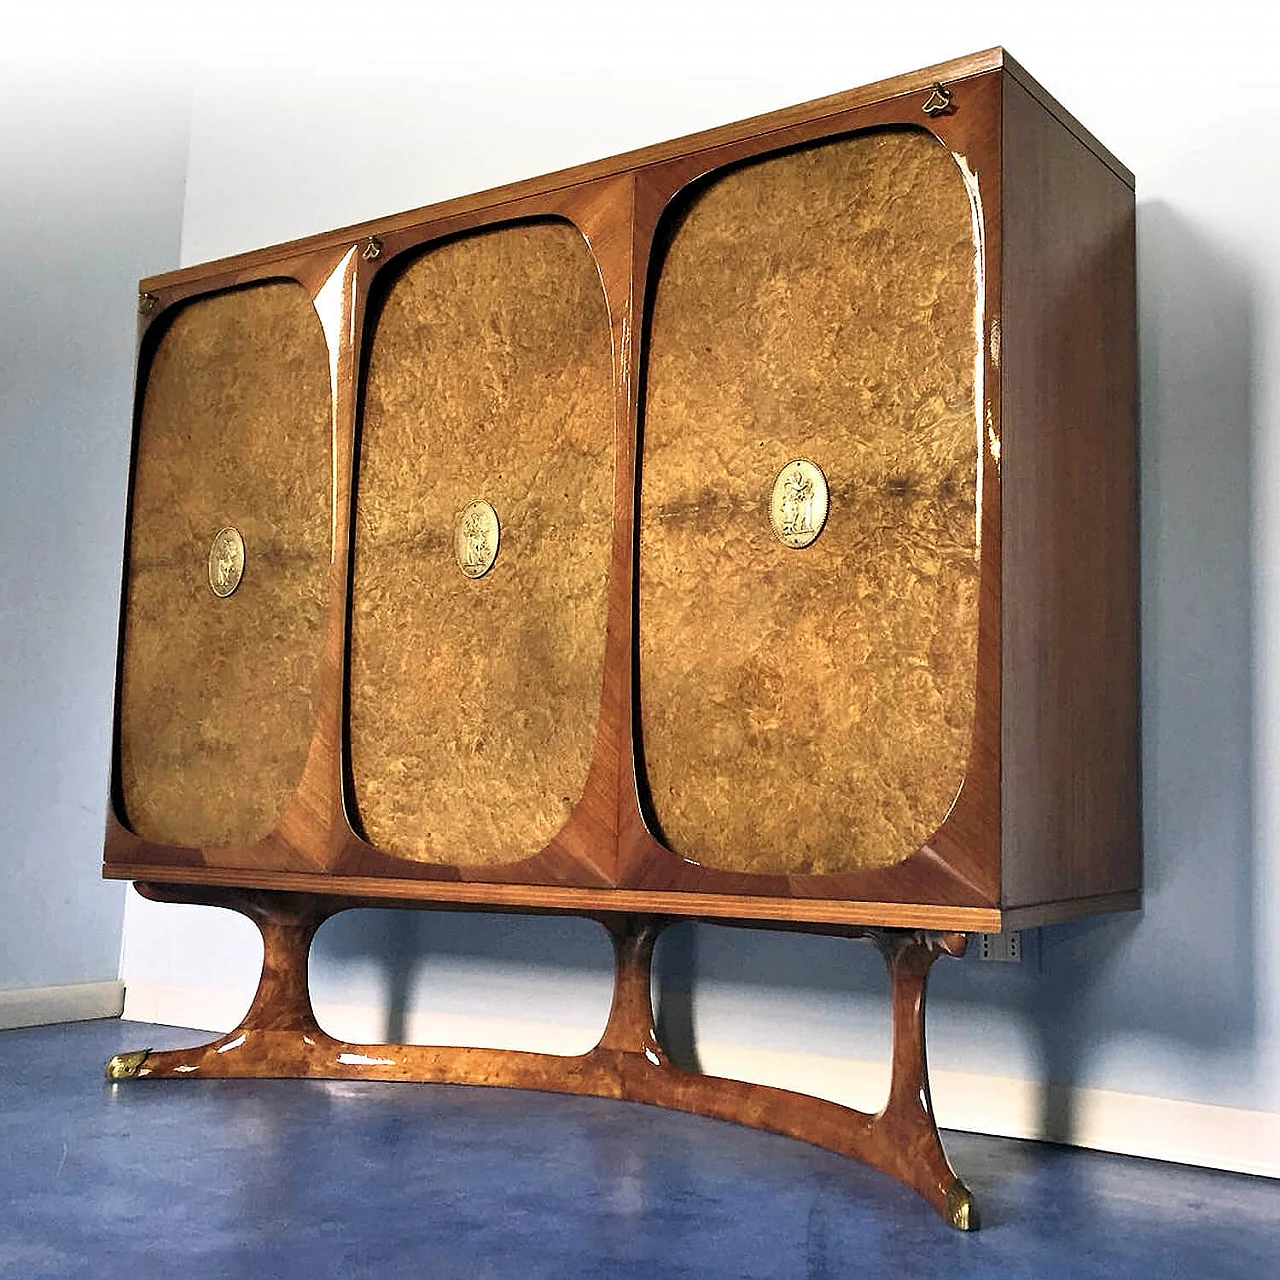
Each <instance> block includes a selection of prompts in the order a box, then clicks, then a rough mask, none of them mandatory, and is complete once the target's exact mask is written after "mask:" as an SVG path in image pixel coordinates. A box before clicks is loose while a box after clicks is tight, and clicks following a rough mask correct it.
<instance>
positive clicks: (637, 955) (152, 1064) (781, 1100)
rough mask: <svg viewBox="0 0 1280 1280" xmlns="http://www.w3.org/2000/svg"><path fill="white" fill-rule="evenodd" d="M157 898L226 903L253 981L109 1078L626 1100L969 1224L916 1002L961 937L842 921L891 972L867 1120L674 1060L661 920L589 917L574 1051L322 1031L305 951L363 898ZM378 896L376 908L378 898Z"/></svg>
mask: <svg viewBox="0 0 1280 1280" xmlns="http://www.w3.org/2000/svg"><path fill="white" fill-rule="evenodd" d="M138 888H139V891H140V892H142V893H143V894H144V896H146V897H149V898H153V899H155V900H157V901H176V902H194V903H199V904H203V905H208V906H219V907H227V908H229V909H231V910H234V911H239V912H241V913H243V914H244V915H247V916H249V917H250V919H252V920H253V921H254V922H255V923H256V924H257V925H258V928H259V929H260V930H261V932H262V939H263V965H262V980H261V982H260V983H259V986H258V991H257V994H256V995H255V997H254V1000H253V1003H252V1005H251V1006H250V1008H249V1011H248V1012H247V1013H246V1014H245V1016H244V1018H243V1019H242V1020H241V1022H240V1024H239V1026H237V1027H236V1028H235V1030H234V1031H231V1032H229V1033H228V1034H227V1035H225V1036H220V1037H218V1038H217V1039H216V1040H214V1041H212V1042H211V1043H209V1044H206V1045H201V1046H198V1047H196V1048H193V1049H177V1050H171V1051H167V1052H163V1053H152V1052H149V1051H146V1050H142V1051H139V1052H136V1053H131V1054H117V1055H116V1057H114V1058H112V1059H111V1061H110V1062H109V1063H108V1064H107V1076H108V1078H109V1079H112V1080H126V1079H139V1080H141V1079H148V1078H151V1079H160V1078H163V1077H169V1076H193V1075H194V1076H197V1077H199V1076H203V1077H225V1076H285V1077H318V1078H323V1079H365V1080H417V1081H438V1082H442V1083H451V1084H486V1085H502V1086H506V1087H508V1088H517V1089H540V1090H544V1091H548V1092H553V1093H576V1094H585V1095H590V1096H596V1097H607V1098H626V1099H628V1100H630V1101H633V1102H646V1103H650V1104H652V1105H654V1106H660V1107H668V1108H670V1109H672V1110H676V1111H688V1112H692V1113H695V1114H698V1115H705V1116H711V1117H713V1118H716V1119H720V1120H730V1121H734V1122H736V1123H738V1124H744V1125H749V1126H751V1127H752V1128H757V1129H766V1130H769V1131H771V1132H774V1133H781V1134H785V1135H787V1136H789V1137H793V1138H800V1139H802V1140H803V1141H806V1142H811V1143H813V1144H815V1145H816V1146H820V1147H826V1148H828V1149H829V1150H831V1151H836V1152H838V1153H840V1154H841V1155H846V1156H850V1157H852V1158H853V1159H855V1160H859V1161H861V1162H862V1163H864V1164H868V1165H870V1166H872V1167H873V1168H876V1169H879V1170H881V1171H882V1172H884V1173H887V1174H889V1175H890V1176H891V1177H893V1178H896V1179H897V1180H898V1181H899V1182H902V1183H904V1184H906V1185H907V1186H909V1187H911V1188H913V1189H914V1190H915V1191H917V1192H919V1194H920V1195H921V1196H923V1197H924V1198H925V1200H927V1201H928V1202H929V1204H931V1205H932V1206H933V1208H934V1209H935V1210H936V1211H937V1212H938V1213H939V1214H940V1215H941V1216H942V1217H943V1218H945V1219H946V1221H947V1222H949V1223H950V1224H951V1225H952V1226H954V1227H957V1228H959V1229H960V1230H962V1231H972V1230H974V1229H976V1228H977V1226H978V1215H977V1210H976V1208H975V1206H974V1203H973V1197H972V1195H971V1194H970V1193H969V1191H968V1189H967V1188H966V1187H965V1186H964V1184H963V1183H962V1182H961V1181H960V1180H959V1179H958V1178H957V1177H956V1175H955V1173H954V1171H953V1170H952V1168H951V1166H950V1165H949V1164H948V1163H947V1158H946V1155H945V1154H944V1153H943V1150H942V1144H941V1141H940V1140H939V1138H938V1130H937V1126H936V1125H935V1123H934V1118H933V1108H932V1104H931V1102H930V1098H929V1074H928V1066H927V1063H926V1060H925V1047H924V1000H925V986H926V983H927V980H928V974H929V969H930V967H931V966H932V964H933V962H934V960H936V959H937V957H938V956H939V955H941V954H944V953H946V954H950V955H959V954H960V953H961V952H962V951H963V950H964V935H963V934H925V933H913V932H907V931H903V930H876V929H866V930H853V929H851V930H848V931H847V932H848V933H849V934H850V935H851V936H865V937H870V938H871V939H872V940H873V941H874V942H875V943H876V945H877V946H878V947H879V949H880V951H881V953H882V954H883V955H884V958H885V962H886V963H887V965H888V967H889V976H890V982H891V995H892V1000H893V1075H892V1082H891V1085H890V1089H889V1098H888V1101H887V1102H886V1104H885V1106H884V1109H883V1110H882V1111H881V1112H879V1113H878V1114H877V1115H870V1114H868V1113H866V1112H862V1111H856V1110H854V1109H853V1108H851V1107H844V1106H841V1105H840V1104H838V1103H835V1102H829V1101H827V1100H826V1099H823V1098H814V1097H811V1096H809V1095H808V1094H802V1093H795V1092H793V1091H791V1090H789V1089H779V1088H776V1087H774V1086H771V1085H759V1084H748V1083H746V1082H744V1081H741V1080H726V1079H722V1078H719V1077H715V1076H708V1075H704V1074H702V1073H700V1072H692V1071H682V1070H680V1069H679V1068H677V1067H675V1066H673V1065H672V1064H671V1062H670V1060H669V1059H668V1057H667V1055H666V1054H665V1052H664V1051H663V1048H662V1045H661V1043H660V1041H659V1038H658V1034H657V1031H656V1030H655V1019H654V1015H653V1002H652V998H651V995H650V982H651V972H652V961H653V948H654V943H655V942H656V941H657V939H658V936H659V935H660V934H661V932H662V930H663V928H664V927H665V925H666V923H667V921H666V920H665V919H663V918H661V917H655V916H646V915H600V916H596V917H594V918H595V919H596V920H597V921H598V922H599V923H600V924H602V925H603V926H604V927H605V928H606V929H607V930H608V931H609V934H610V936H611V937H612V939H613V948H614V990H613V1004H612V1006H611V1008H610V1011H609V1019H608V1022H607V1024H606V1026H605V1029H604V1033H603V1035H602V1036H601V1038H600V1041H599V1043H598V1044H597V1045H596V1046H595V1048H593V1049H591V1050H590V1051H589V1052H588V1053H585V1054H581V1055H577V1056H565V1055H558V1054H548V1053H526V1052H523V1051H520V1050H515V1049H476V1048H462V1047H447V1046H435V1045H402V1044H377V1045H361V1044H348V1043H345V1042H343V1041H339V1040H335V1039H334V1038H333V1037H331V1036H329V1035H327V1034H326V1033H325V1032H324V1031H322V1030H321V1029H320V1027H319V1026H318V1025H317V1023H316V1020H315V1015H314V1013H313V1012H312V1008H311V998H310V995H309V993H308V987H307V957H308V954H309V952H310V948H311V941H312V939H313V938H314V936H315V932H316V930H317V929H318V928H319V927H320V925H321V924H322V923H323V922H324V921H325V920H327V919H328V918H329V917H330V916H332V915H334V914H336V913H337V912H338V911H341V910H345V909H347V908H348V907H352V906H357V905H363V904H361V903H357V902H355V901H348V900H344V899H335V898H322V897H318V896H313V895H307V894H291V893H267V892H255V891H250V890H241V889H209V890H207V891H199V890H192V889H190V888H189V887H187V886H182V887H178V886H159V885H139V886H138ZM384 905H385V904H384Z"/></svg>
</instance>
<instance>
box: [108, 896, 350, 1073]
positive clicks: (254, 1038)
mask: <svg viewBox="0 0 1280 1280" xmlns="http://www.w3.org/2000/svg"><path fill="white" fill-rule="evenodd" d="M137 889H138V892H139V893H141V894H142V896H143V897H144V898H150V899H152V900H153V901H156V902H185V903H191V904H194V905H198V906H209V907H225V908H227V909H228V910H231V911H238V912H240V914H241V915H245V916H248V917H249V919H251V920H252V921H253V922H254V923H255V924H256V925H257V926H258V929H259V931H260V932H261V934H262V953H263V954H262V977H261V979H260V980H259V982H258V990H257V992H256V994H255V995H254V998H253V1003H252V1004H251V1005H250V1006H249V1010H248V1012H247V1013H246V1014H245V1015H244V1017H243V1018H241V1020H240V1023H239V1025H238V1026H237V1027H236V1028H235V1030H234V1031H230V1032H228V1033H227V1034H226V1035H224V1036H219V1037H218V1038H217V1039H216V1040H212V1041H210V1042H209V1043H208V1044H204V1045H199V1046H197V1047H195V1048H192V1049H170V1050H166V1051H164V1052H155V1051H152V1050H150V1049H143V1050H138V1051H136V1052H133V1053H120V1054H116V1056H115V1057H113V1058H112V1059H111V1060H110V1061H109V1062H108V1063H107V1066H106V1075H107V1079H109V1080H132V1079H139V1080H143V1079H147V1078H156V1079H158V1078H161V1077H165V1076H186V1075H197V1076H206V1077H208V1076H249V1075H271V1076H306V1075H323V1074H324V1072H323V1070H320V1071H317V1070H315V1069H314V1068H315V1066H317V1065H319V1063H320V1060H321V1058H322V1054H323V1050H325V1049H331V1048H333V1047H334V1046H335V1045H336V1044H337V1042H336V1041H334V1040H331V1039H330V1037H329V1036H327V1035H325V1033H324V1032H323V1031H321V1030H320V1027H319V1026H318V1025H317V1023H316V1020H315V1014H314V1013H313V1012H312V1009H311V996H310V992H309V989H308V985H307V958H308V956H309V955H310V952H311V941H312V939H313V938H314V937H315V934H316V930H317V929H318V928H319V927H320V926H321V925H322V924H323V923H324V922H325V921H326V920H327V919H328V918H329V917H330V916H331V915H332V914H333V912H334V907H333V905H332V904H331V902H330V901H329V900H326V899H324V898H319V897H314V896H311V895H308V894H300V893H269V892H259V891H255V890H251V889H217V888H210V889H207V890H200V889H196V888H192V887H189V886H183V887H182V888H180V889H179V888H176V887H169V886H165V885H148V884H139V885H137Z"/></svg>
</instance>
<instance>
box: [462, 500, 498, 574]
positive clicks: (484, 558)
mask: <svg viewBox="0 0 1280 1280" xmlns="http://www.w3.org/2000/svg"><path fill="white" fill-rule="evenodd" d="M498 536H499V529H498V513H497V512H496V511H495V510H494V509H493V508H492V507H491V506H490V505H489V504H488V503H487V502H485V501H483V499H477V500H476V501H475V502H468V503H467V505H466V506H465V507H463V508H462V514H461V515H460V516H459V517H458V523H457V525H456V526H455V527H454V533H453V554H454V555H455V556H456V557H457V561H458V568H459V569H461V570H462V572H463V573H464V574H465V575H466V576H467V577H468V578H483V577H484V575H485V574H486V573H488V572H489V570H490V569H492V568H493V562H494V561H495V560H496V559H497V558H498Z"/></svg>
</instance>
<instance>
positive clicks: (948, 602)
mask: <svg viewBox="0 0 1280 1280" xmlns="http://www.w3.org/2000/svg"><path fill="white" fill-rule="evenodd" d="M668 218H669V219H670V220H671V221H673V222H675V223H676V225H675V226H673V227H672V228H671V229H670V232H669V236H670V242H669V245H668V246H667V248H666V250H665V253H664V254H663V255H662V257H661V262H660V265H659V266H658V270H659V272H660V274H659V276H658V282H657V288H656V293H655V297H654V301H653V306H652V322H651V324H652V329H651V334H650V337H649V341H648V347H647V351H648V361H647V368H646V395H645V401H644V427H643V435H642V440H643V445H642V450H641V454H642V456H641V490H640V493H641V496H640V548H639V565H640V592H639V608H640V625H639V699H640V709H641V716H640V721H641V726H642V740H643V761H644V765H645V769H646V773H647V780H648V785H649V793H650V797H651V802H652V805H653V813H654V815H655V817H656V820H657V823H658V825H659V828H660V830H661V834H662V838H663V839H664V841H665V842H666V843H667V844H669V845H670V847H671V848H672V849H674V850H675V851H676V852H678V853H681V854H683V855H685V856H686V857H688V858H690V859H692V860H693V861H695V862H697V863H699V864H702V865H706V866H711V867H720V868H725V869H730V870H736V871H746V872H766V873H768V872H774V873H777V872H783V873H793V872H798V873H805V874H822V873H824V872H830V871H848V870H864V869H871V868H877V867H885V866H889V865H892V864H893V863H896V862H900V861H902V860H903V859H905V858H906V857H907V856H908V855H910V854H911V853H914V852H915V850H916V849H917V848H919V847H920V846H921V845H922V844H923V843H924V842H925V841H926V840H927V839H928V838H929V837H930V836H931V835H932V834H933V833H934V831H936V830H937V828H938V827H939V826H940V825H941V824H942V820H943V819H944V818H945V817H946V815H947V813H948V811H949V810H950V808H951V805H952V803H953V802H954V800H955V798H956V795H957V794H958V792H959V790H960V785H961V783H962V781H963V779H964V774H965V768H966V765H967V762H968V756H969V749H970V743H971V740H972V735H973V720H974V700H975V679H976V667H977V640H978V554H977V530H978V510H977V479H978V440H979V432H980V420H981V404H980V399H979V397H978V396H977V394H976V388H975V379H974V369H975V364H976V363H977V360H978V354H979V349H980V345H981V339H980V336H979V334H978V329H977V325H978V320H979V316H978V296H979V278H980V272H981V261H980V257H979V253H978V245H977V243H976V242H975V238H974V226H975V220H974V210H973V208H972V205H971V202H970V197H969V192H968V190H967V188H966V186H965V182H964V178H963V176H962V174H961V172H960V169H959V167H958V165H957V164H956V162H955V159H954V158H953V157H952V155H951V154H950V153H949V152H948V151H947V150H946V149H945V148H944V147H942V146H940V145H939V144H938V141H937V139H936V138H935V137H934V136H933V135H932V134H930V133H927V132H925V131H923V130H902V129H892V130H876V131H872V132H868V133H863V134H859V135H856V136H854V137H851V138H843V139H839V140H836V141H832V142H826V143H822V144H820V145H818V146H814V147H808V148H803V149H801V150H798V151H793V152H790V153H788V154H785V155H782V156H777V157H772V158H769V159H765V160H761V161H757V162H755V163H752V164H748V165H744V166H742V167H740V168H737V169H735V170H733V171H731V172H730V173H729V174H727V175H725V176H722V177H717V178H716V179H715V180H714V181H713V182H711V183H710V184H709V185H707V186H705V187H704V188H702V189H699V190H698V191H697V193H696V195H694V196H693V198H692V199H691V200H689V201H688V202H687V203H686V204H684V205H683V206H682V207H680V208H678V210H675V211H673V212H672V213H669V214H668ZM793 458H807V459H810V460H812V461H814V462H816V463H817V464H818V465H819V466H820V467H821V468H822V469H823V471H824V472H825V474H826V478H827V481H828V484H829V486H830V494H831V500H830V514H829V516H828V518H827V522H826V527H825V528H824V530H823V532H822V534H821V535H820V536H819V537H818V539H817V540H816V541H815V542H814V543H813V544H812V545H811V546H809V547H805V548H803V549H799V550H796V549H791V548H788V547H786V546H784V545H783V544H782V543H781V542H779V541H778V540H777V539H776V538H775V537H774V535H773V532H772V530H771V528H770V523H769V496H770V493H771V490H772V487H773V481H774V477H775V476H776V475H777V473H778V471H779V469H780V468H782V467H783V466H784V465H785V464H786V463H787V462H788V461H790V460H791V459H793Z"/></svg>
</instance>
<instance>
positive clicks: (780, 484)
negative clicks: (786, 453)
mask: <svg viewBox="0 0 1280 1280" xmlns="http://www.w3.org/2000/svg"><path fill="white" fill-rule="evenodd" d="M827 500H828V494H827V477H826V476H825V475H823V473H822V468H821V467H820V466H818V465H817V464H816V463H813V462H810V461H809V460H808V459H807V458H796V459H794V460H793V461H791V462H788V463H787V465H786V466H785V467H783V468H782V470H781V471H779V472H778V475H777V478H776V479H775V480H774V482H773V496H772V497H771V498H770V500H769V523H770V524H771V525H772V526H773V532H774V536H775V537H776V538H777V539H778V541H779V542H781V543H782V545H783V546H784V547H795V548H799V547H807V546H808V545H809V544H810V543H811V542H812V541H813V540H814V539H815V538H816V537H817V536H818V534H820V533H821V532H822V526H823V525H824V524H826V522H827Z"/></svg>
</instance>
